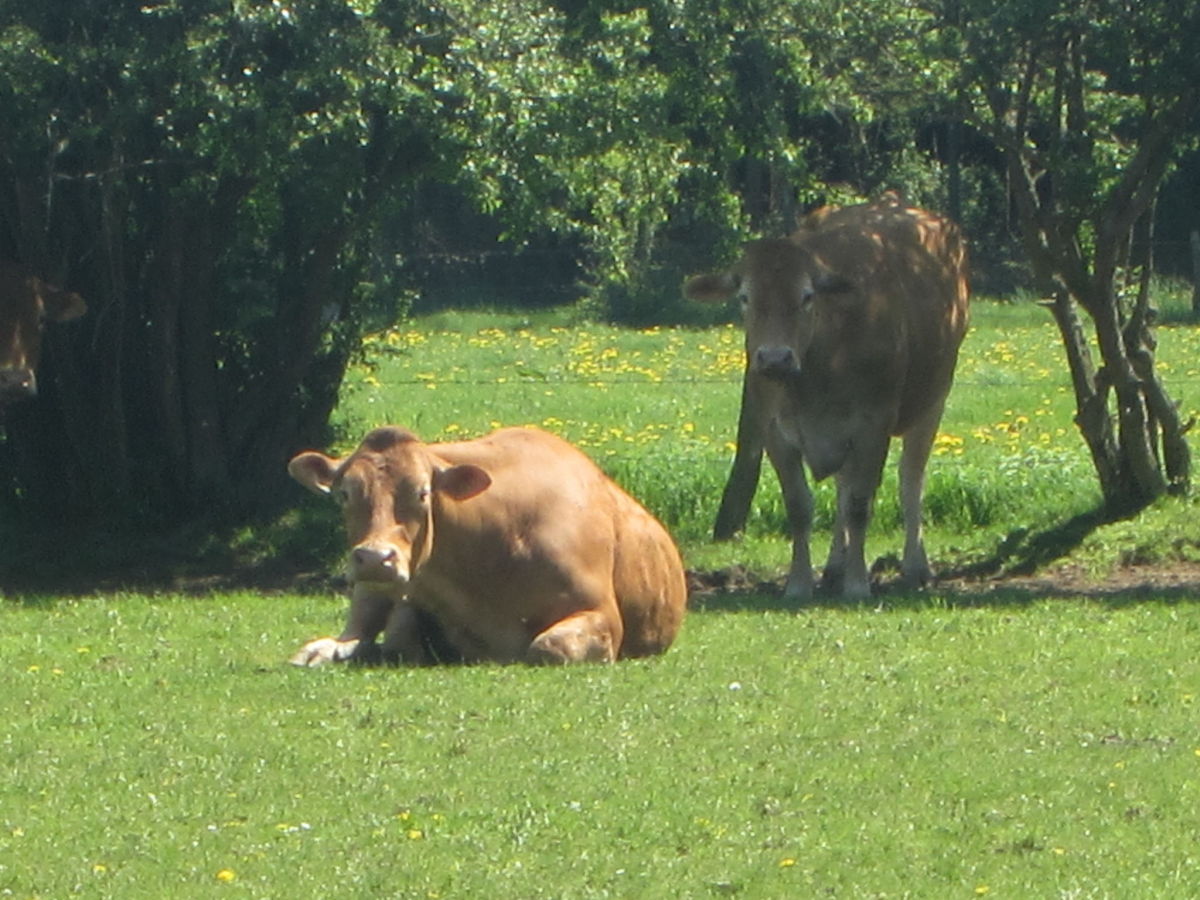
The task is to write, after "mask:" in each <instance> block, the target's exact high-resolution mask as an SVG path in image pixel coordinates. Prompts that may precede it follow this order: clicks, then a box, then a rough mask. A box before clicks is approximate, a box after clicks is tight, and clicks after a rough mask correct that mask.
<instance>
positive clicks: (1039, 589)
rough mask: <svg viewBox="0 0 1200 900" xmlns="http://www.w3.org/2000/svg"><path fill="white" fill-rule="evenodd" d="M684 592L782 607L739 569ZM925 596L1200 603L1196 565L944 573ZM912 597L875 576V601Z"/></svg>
mask: <svg viewBox="0 0 1200 900" xmlns="http://www.w3.org/2000/svg"><path fill="white" fill-rule="evenodd" d="M688 588H689V594H690V597H691V604H692V605H693V606H696V607H700V608H705V607H721V606H737V605H743V604H739V603H738V602H737V598H738V597H742V598H748V597H751V596H754V597H762V598H767V601H766V604H765V605H768V606H774V605H778V606H779V607H783V606H784V605H785V604H784V601H783V578H777V579H764V578H761V577H759V576H758V575H756V574H755V573H753V572H749V571H747V570H745V569H743V568H740V567H734V568H729V569H721V570H718V571H710V572H689V573H688ZM926 593H927V594H928V595H929V596H937V597H941V598H944V599H946V600H950V601H952V602H954V601H957V602H962V603H965V604H972V605H975V604H978V605H987V604H989V603H990V602H1005V603H1010V602H1014V601H1021V600H1034V599H1037V598H1045V597H1087V598H1092V599H1097V600H1108V601H1111V602H1122V601H1126V602H1136V601H1138V600H1142V599H1151V598H1154V599H1174V600H1183V599H1195V600H1200V564H1198V563H1187V562H1178V563H1171V564H1154V565H1134V566H1123V567H1120V568H1117V569H1115V570H1113V571H1112V572H1110V573H1107V574H1104V575H1101V576H1098V575H1095V574H1093V573H1091V572H1088V571H1086V570H1084V569H1083V568H1082V567H1080V566H1076V565H1072V564H1069V563H1068V564H1063V565H1060V566H1051V567H1049V568H1047V569H1046V570H1044V571H1040V572H1037V573H1035V574H1030V575H1023V574H1011V573H1001V574H995V575H980V574H978V573H973V572H970V571H953V570H952V571H950V572H945V573H942V575H941V577H939V578H938V579H937V581H936V583H934V584H933V585H930V586H929V588H928V589H927V590H926ZM914 596H919V594H916V593H915V592H912V591H910V590H907V589H905V588H903V587H902V586H901V585H900V584H899V581H898V579H897V578H896V577H895V576H894V575H892V574H891V573H890V572H888V573H883V574H880V573H878V572H876V573H875V575H874V578H873V581H872V597H873V599H874V598H877V599H878V600H880V601H881V602H883V603H886V602H887V600H888V598H889V597H890V598H898V597H914ZM813 604H814V605H818V606H825V605H834V606H836V605H841V601H840V600H839V599H838V598H836V597H832V596H823V595H822V594H821V593H820V592H819V591H818V594H817V596H816V597H815V598H814V600H813ZM745 605H749V604H745ZM754 605H756V606H763V605H764V604H763V603H756V604H754ZM787 605H788V606H790V604H787Z"/></svg>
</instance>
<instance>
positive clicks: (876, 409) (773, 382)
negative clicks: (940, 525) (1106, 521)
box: [684, 196, 969, 599]
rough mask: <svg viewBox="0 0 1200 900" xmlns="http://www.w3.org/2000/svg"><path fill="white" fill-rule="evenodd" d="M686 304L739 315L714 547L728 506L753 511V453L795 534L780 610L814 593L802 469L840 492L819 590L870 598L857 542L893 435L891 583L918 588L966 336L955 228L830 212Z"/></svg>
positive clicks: (730, 518)
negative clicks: (776, 485)
mask: <svg viewBox="0 0 1200 900" xmlns="http://www.w3.org/2000/svg"><path fill="white" fill-rule="evenodd" d="M684 291H685V293H686V294H687V296H689V297H691V298H692V299H696V300H706V301H716V300H724V299H727V298H729V297H731V296H734V295H735V294H740V295H741V297H742V300H743V303H744V308H745V316H746V382H745V385H744V389H743V410H742V416H741V421H740V422H739V428H738V452H737V459H736V460H735V464H734V471H733V473H732V474H731V477H730V481H729V484H728V485H727V487H726V491H725V496H724V498H723V502H722V508H721V513H720V514H719V515H718V521H717V527H716V529H715V533H716V536H718V537H726V536H728V534H729V532H730V531H731V530H732V525H733V523H734V522H735V521H736V520H737V515H738V508H739V507H740V506H742V505H743V504H748V503H749V496H750V495H751V494H752V493H753V490H754V483H755V481H756V480H757V474H758V459H759V458H760V456H761V450H762V448H763V447H764V446H765V448H766V451H767V455H768V457H769V458H770V459H771V463H772V465H773V466H774V467H775V470H776V472H777V473H778V474H779V480H780V484H781V485H782V487H783V492H784V503H785V505H786V507H787V512H788V519H789V521H790V523H791V527H792V533H793V552H792V563H791V568H790V571H789V574H788V580H787V587H786V589H785V590H786V594H787V596H789V597H791V598H794V599H806V598H808V597H810V596H811V595H812V592H813V577H812V567H811V562H810V555H809V548H808V544H809V539H810V537H811V531H812V493H811V491H810V489H809V486H808V482H807V478H806V475H805V471H804V469H805V465H807V467H808V469H809V470H811V472H812V475H813V477H814V478H815V479H817V480H821V479H823V478H826V477H828V476H830V475H835V476H836V478H837V488H838V500H837V516H836V521H835V523H834V533H833V540H832V544H831V547H830V551H829V559H828V561H827V563H826V565H825V571H824V573H823V583H824V585H825V586H826V587H828V588H830V589H832V590H840V591H841V592H842V593H843V594H845V595H846V596H848V597H860V598H861V597H866V596H869V594H870V583H869V577H868V573H867V568H866V562H865V559H864V548H863V545H864V540H865V536H866V529H867V524H868V521H869V519H870V514H871V508H872V505H873V503H874V497H875V491H876V489H877V488H878V486H879V482H880V479H881V476H882V471H883V464H884V462H885V459H886V457H887V452H888V445H889V443H890V440H891V438H892V437H893V436H901V437H903V439H904V450H903V453H902V454H901V458H900V485H901V487H900V491H901V503H902V507H903V511H904V521H905V546H904V560H903V567H902V568H903V576H904V579H905V581H906V582H907V583H909V584H913V585H917V584H923V583H925V582H927V581H928V580H929V578H930V577H931V572H930V568H929V562H928V559H927V557H926V553H925V548H924V541H923V538H922V527H921V499H922V494H923V492H924V484H925V468H926V464H927V463H928V460H929V453H930V449H931V447H932V445H933V440H934V437H935V435H936V433H937V428H938V424H939V423H940V421H941V417H942V410H943V408H944V406H945V400H946V395H947V394H948V393H949V390H950V384H951V382H952V380H953V377H954V367H955V363H956V361H957V358H958V348H959V345H960V344H961V342H962V338H963V335H964V333H965V332H966V327H967V305H968V294H969V291H968V286H967V268H966V252H965V248H964V244H963V241H962V238H961V236H960V234H959V231H958V228H957V227H956V226H955V225H954V224H953V223H951V222H948V221H947V220H945V219H941V218H939V217H937V216H935V215H933V214H932V213H929V212H926V211H924V210H920V209H915V208H912V207H908V206H905V205H904V204H903V203H902V202H899V200H898V198H896V197H895V196H887V197H885V198H884V199H883V200H881V201H879V202H877V203H873V204H864V205H861V206H852V207H845V208H840V209H839V208H832V207H827V208H823V209H822V210H820V211H819V214H818V215H810V217H809V219H808V220H807V221H806V223H805V225H804V227H802V228H801V229H800V230H799V231H797V232H796V233H795V234H793V235H792V236H791V237H789V238H788V239H787V240H762V241H755V242H753V243H751V244H750V245H748V246H747V247H746V250H745V253H744V255H743V257H742V259H741V260H740V261H739V262H738V263H737V264H736V265H735V266H734V267H733V268H732V269H730V270H728V271H726V272H721V273H719V274H713V275H700V276H696V277H694V278H691V279H689V280H688V282H687V283H686V285H685V286H684ZM743 518H744V517H743Z"/></svg>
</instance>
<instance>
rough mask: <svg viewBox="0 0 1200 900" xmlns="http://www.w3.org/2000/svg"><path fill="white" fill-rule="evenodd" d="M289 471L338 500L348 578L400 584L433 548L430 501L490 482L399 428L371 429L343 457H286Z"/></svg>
mask: <svg viewBox="0 0 1200 900" xmlns="http://www.w3.org/2000/svg"><path fill="white" fill-rule="evenodd" d="M288 473H289V474H290V475H291V476H292V477H293V478H294V479H296V480H297V481H298V482H300V483H301V484H302V485H304V486H305V487H306V488H308V489H309V490H311V491H313V492H315V493H318V494H329V495H332V496H333V497H334V498H335V499H336V500H337V501H338V503H339V504H340V505H341V507H342V512H343V514H344V516H345V520H346V532H347V536H348V537H349V540H350V559H349V575H350V579H351V581H353V582H355V583H356V584H357V583H360V582H376V583H386V584H388V585H390V586H398V587H401V588H403V587H404V586H405V585H407V583H408V582H409V580H410V579H411V578H412V577H413V576H414V575H415V574H416V573H417V570H418V569H419V568H420V566H421V565H422V564H423V563H424V562H425V561H426V560H427V559H428V558H429V555H430V553H431V552H432V550H433V539H434V510H435V506H436V505H437V504H438V503H440V502H442V501H443V500H446V499H449V500H452V501H463V500H469V499H470V498H472V497H474V496H476V495H477V494H479V493H481V492H483V491H485V490H487V488H488V487H489V486H490V485H491V483H492V480H491V477H490V476H489V475H488V474H487V473H486V472H485V471H484V470H483V469H481V468H479V467H478V466H471V465H459V466H448V465H445V464H443V463H440V462H439V461H438V460H437V459H436V457H435V456H434V455H433V454H432V453H431V452H430V448H429V447H428V446H426V445H425V444H423V443H421V442H420V441H419V440H418V439H417V438H416V437H415V436H414V435H413V434H412V433H410V432H408V431H405V430H403V429H401V428H378V429H376V430H374V431H372V432H371V433H370V434H368V435H367V436H366V437H365V438H364V439H363V442H362V443H361V444H360V445H359V447H358V449H357V450H355V451H354V453H352V454H351V455H350V456H348V457H346V458H344V459H332V458H330V457H328V456H325V455H324V454H322V453H317V452H315V451H308V452H305V453H301V454H299V455H298V456H296V457H294V458H293V459H292V461H291V462H290V463H288Z"/></svg>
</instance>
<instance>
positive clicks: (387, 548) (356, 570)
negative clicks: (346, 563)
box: [350, 543, 409, 584]
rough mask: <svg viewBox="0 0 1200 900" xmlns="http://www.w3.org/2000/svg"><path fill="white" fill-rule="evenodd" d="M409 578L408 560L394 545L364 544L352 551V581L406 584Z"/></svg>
mask: <svg viewBox="0 0 1200 900" xmlns="http://www.w3.org/2000/svg"><path fill="white" fill-rule="evenodd" d="M408 578H409V571H408V560H406V559H405V558H404V557H403V556H402V554H401V552H400V548H399V547H397V546H395V545H394V544H384V543H364V544H359V545H358V546H357V547H355V548H354V549H353V550H351V551H350V579H351V581H356V582H358V581H381V582H392V583H398V584H406V583H407V582H408Z"/></svg>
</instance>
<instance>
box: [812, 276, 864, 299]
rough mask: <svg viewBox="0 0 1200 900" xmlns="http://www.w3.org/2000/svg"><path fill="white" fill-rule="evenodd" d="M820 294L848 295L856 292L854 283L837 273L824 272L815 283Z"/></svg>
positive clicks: (815, 288) (814, 286)
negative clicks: (853, 291)
mask: <svg viewBox="0 0 1200 900" xmlns="http://www.w3.org/2000/svg"><path fill="white" fill-rule="evenodd" d="M813 289H814V290H815V291H816V292H817V293H818V294H848V293H850V292H851V291H852V290H854V282H853V281H851V280H850V279H849V278H847V277H846V276H845V275H839V274H838V273H837V272H822V273H821V274H820V275H818V276H817V277H816V279H814V281H813Z"/></svg>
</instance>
